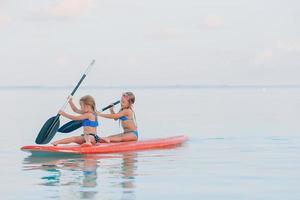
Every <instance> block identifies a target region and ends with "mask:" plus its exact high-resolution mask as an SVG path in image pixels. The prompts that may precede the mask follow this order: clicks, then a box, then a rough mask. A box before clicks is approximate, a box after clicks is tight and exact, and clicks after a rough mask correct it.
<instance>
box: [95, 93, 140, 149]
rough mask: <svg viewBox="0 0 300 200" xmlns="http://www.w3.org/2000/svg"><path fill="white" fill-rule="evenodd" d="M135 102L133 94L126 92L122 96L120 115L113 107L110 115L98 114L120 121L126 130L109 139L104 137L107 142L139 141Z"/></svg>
mask: <svg viewBox="0 0 300 200" xmlns="http://www.w3.org/2000/svg"><path fill="white" fill-rule="evenodd" d="M134 102H135V96H134V94H133V93H132V92H125V93H123V94H122V98H121V110H120V111H119V112H118V113H115V111H114V109H113V104H112V107H111V108H110V114H103V113H102V112H96V113H97V115H98V116H100V117H104V118H108V119H114V120H120V121H121V125H122V127H123V129H124V132H123V133H120V134H117V135H111V136H108V137H103V138H101V139H103V140H104V141H105V142H107V143H110V142H128V141H137V140H138V131H137V126H136V123H135V121H136V120H135V114H134V111H133V104H134Z"/></svg>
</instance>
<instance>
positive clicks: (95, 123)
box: [82, 114, 99, 127]
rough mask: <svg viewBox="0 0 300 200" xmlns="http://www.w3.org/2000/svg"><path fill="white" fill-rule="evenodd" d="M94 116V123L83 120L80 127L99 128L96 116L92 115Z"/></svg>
mask: <svg viewBox="0 0 300 200" xmlns="http://www.w3.org/2000/svg"><path fill="white" fill-rule="evenodd" d="M94 115H95V117H96V121H91V120H89V119H84V120H82V126H90V127H97V126H99V123H98V119H97V115H96V114H94Z"/></svg>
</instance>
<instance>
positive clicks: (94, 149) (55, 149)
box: [21, 135, 188, 155]
mask: <svg viewBox="0 0 300 200" xmlns="http://www.w3.org/2000/svg"><path fill="white" fill-rule="evenodd" d="M187 139H188V137H187V136H186V135H180V136H174V137H168V138H157V139H147V140H140V141H135V142H119V143H100V144H97V145H94V146H91V147H81V146H80V145H58V146H42V145H31V146H23V147H22V148H21V150H22V151H25V152H29V153H32V155H34V154H35V155H38V154H41V155H45V154H47V153H48V154H57V155H58V154H104V153H119V152H126V151H138V150H147V149H158V148H167V147H172V146H177V145H180V144H182V143H184V142H185V141H187Z"/></svg>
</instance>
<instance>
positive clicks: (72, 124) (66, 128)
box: [58, 101, 120, 133]
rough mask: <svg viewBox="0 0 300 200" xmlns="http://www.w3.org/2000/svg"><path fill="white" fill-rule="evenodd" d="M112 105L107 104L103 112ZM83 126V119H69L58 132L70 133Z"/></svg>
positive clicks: (115, 103) (117, 102)
mask: <svg viewBox="0 0 300 200" xmlns="http://www.w3.org/2000/svg"><path fill="white" fill-rule="evenodd" d="M119 103H120V101H116V102H114V103H113V105H117V104H119ZM111 107H112V105H109V106H106V107H105V108H102V112H103V111H105V110H107V109H109V108H111ZM80 127H82V120H73V121H69V122H68V123H66V124H64V125H63V126H62V127H60V128H59V129H58V132H60V133H70V132H72V131H75V130H76V129H79V128H80Z"/></svg>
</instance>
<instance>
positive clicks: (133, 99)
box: [123, 92, 135, 108]
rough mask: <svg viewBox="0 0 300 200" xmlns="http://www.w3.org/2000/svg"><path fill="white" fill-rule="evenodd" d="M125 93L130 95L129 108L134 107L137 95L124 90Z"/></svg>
mask: <svg viewBox="0 0 300 200" xmlns="http://www.w3.org/2000/svg"><path fill="white" fill-rule="evenodd" d="M123 95H125V96H127V97H128V102H129V108H132V105H133V104H134V102H135V96H134V94H133V93H132V92H124V93H123Z"/></svg>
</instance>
